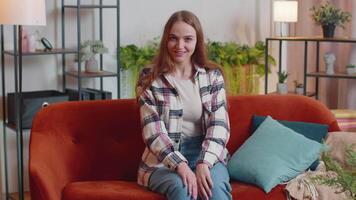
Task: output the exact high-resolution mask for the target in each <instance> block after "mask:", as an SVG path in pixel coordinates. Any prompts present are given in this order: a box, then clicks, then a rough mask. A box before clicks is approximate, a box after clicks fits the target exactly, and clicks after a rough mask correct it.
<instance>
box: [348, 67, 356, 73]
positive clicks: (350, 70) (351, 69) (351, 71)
mask: <svg viewBox="0 0 356 200" xmlns="http://www.w3.org/2000/svg"><path fill="white" fill-rule="evenodd" d="M346 73H347V74H354V73H356V68H351V67H348V68H346Z"/></svg>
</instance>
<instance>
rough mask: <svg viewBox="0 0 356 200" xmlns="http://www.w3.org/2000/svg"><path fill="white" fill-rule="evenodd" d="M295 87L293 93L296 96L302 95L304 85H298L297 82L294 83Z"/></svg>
mask: <svg viewBox="0 0 356 200" xmlns="http://www.w3.org/2000/svg"><path fill="white" fill-rule="evenodd" d="M294 85H295V93H296V94H304V85H303V83H299V82H298V81H297V80H295V81H294Z"/></svg>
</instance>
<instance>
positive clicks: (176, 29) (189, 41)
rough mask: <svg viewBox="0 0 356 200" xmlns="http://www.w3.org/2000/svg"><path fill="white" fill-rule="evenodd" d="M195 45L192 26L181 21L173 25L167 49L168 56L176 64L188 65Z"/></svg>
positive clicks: (195, 39)
mask: <svg viewBox="0 0 356 200" xmlns="http://www.w3.org/2000/svg"><path fill="white" fill-rule="evenodd" d="M196 44H197V34H196V31H195V29H194V28H193V27H192V26H190V25H189V24H187V23H185V22H182V21H178V22H175V23H174V24H173V26H172V28H171V31H170V33H169V36H168V43H167V47H168V53H169V56H170V57H171V59H172V60H173V61H174V62H175V63H176V64H186V63H189V62H190V58H191V56H192V55H193V53H194V50H195V46H196Z"/></svg>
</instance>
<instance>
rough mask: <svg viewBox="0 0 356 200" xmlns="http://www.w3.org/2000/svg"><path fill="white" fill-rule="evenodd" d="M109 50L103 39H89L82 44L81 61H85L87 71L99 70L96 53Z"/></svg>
mask: <svg viewBox="0 0 356 200" xmlns="http://www.w3.org/2000/svg"><path fill="white" fill-rule="evenodd" d="M107 52H108V48H106V47H105V46H104V43H103V42H102V41H101V40H87V41H84V42H83V43H81V44H80V57H79V60H80V62H83V61H85V71H86V72H98V71H99V69H98V61H97V60H96V59H95V55H97V54H104V53H107Z"/></svg>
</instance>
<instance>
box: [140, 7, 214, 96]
mask: <svg viewBox="0 0 356 200" xmlns="http://www.w3.org/2000/svg"><path fill="white" fill-rule="evenodd" d="M178 21H182V22H184V23H187V24H189V25H190V26H192V27H193V28H194V30H195V32H196V36H197V43H196V47H195V51H194V53H193V55H192V57H191V59H192V60H191V61H192V64H193V65H197V66H199V67H204V68H209V69H214V68H218V65H217V64H215V63H213V62H211V61H209V60H208V57H207V50H206V46H205V42H204V41H205V40H204V34H203V29H202V26H201V24H200V21H199V19H198V17H197V16H195V15H194V14H193V13H192V12H189V11H186V10H181V11H178V12H175V13H173V15H172V16H171V17H170V18H169V19H168V21H167V23H166V25H165V26H164V31H163V36H162V39H161V42H160V46H159V51H158V54H157V56H156V57H155V58H154V60H153V64H152V66H151V67H152V68H151V72H150V73H149V74H147V75H145V76H141V77H140V78H139V80H138V82H137V84H136V95H137V97H139V96H140V95H141V94H142V92H143V91H145V90H146V89H147V88H148V87H149V86H150V85H151V84H152V82H153V81H154V80H155V79H156V78H157V77H159V76H161V75H163V74H164V73H167V72H171V71H172V70H173V69H174V62H173V61H172V59H171V57H170V56H169V54H168V47H167V43H168V39H169V34H170V31H171V28H172V26H173V25H174V23H176V22H178Z"/></svg>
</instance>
